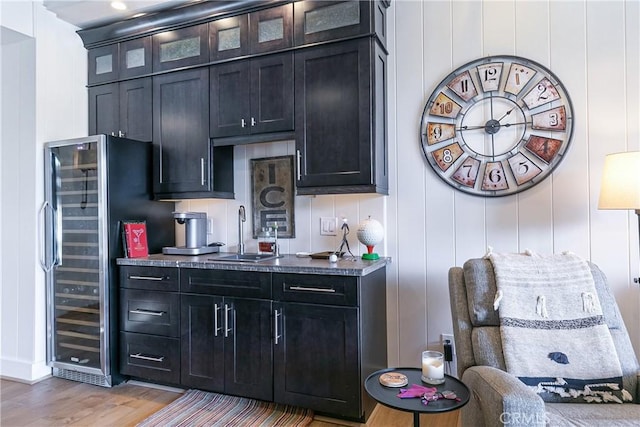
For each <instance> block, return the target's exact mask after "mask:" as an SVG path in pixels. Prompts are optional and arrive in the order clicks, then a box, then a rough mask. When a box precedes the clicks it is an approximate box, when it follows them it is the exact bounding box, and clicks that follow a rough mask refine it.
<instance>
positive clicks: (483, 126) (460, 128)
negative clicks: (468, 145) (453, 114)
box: [456, 125, 486, 131]
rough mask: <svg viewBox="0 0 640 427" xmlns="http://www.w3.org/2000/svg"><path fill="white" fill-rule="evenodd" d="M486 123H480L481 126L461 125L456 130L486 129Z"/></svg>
mask: <svg viewBox="0 0 640 427" xmlns="http://www.w3.org/2000/svg"><path fill="white" fill-rule="evenodd" d="M485 126H486V125H480V126H466V125H465V126H460V127H459V128H456V130H459V131H463V130H478V129H484V128H485Z"/></svg>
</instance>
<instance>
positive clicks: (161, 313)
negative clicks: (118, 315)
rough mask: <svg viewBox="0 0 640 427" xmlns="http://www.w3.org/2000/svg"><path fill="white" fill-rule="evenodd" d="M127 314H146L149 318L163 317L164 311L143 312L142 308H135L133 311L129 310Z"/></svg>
mask: <svg viewBox="0 0 640 427" xmlns="http://www.w3.org/2000/svg"><path fill="white" fill-rule="evenodd" d="M129 313H133V314H148V315H149V316H164V313H165V312H164V311H152V310H145V309H144V308H136V309H135V310H129Z"/></svg>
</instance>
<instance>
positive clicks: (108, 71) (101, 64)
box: [87, 44, 119, 85]
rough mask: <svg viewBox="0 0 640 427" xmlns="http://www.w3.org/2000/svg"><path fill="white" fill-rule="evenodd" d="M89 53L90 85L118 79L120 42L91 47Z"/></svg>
mask: <svg viewBox="0 0 640 427" xmlns="http://www.w3.org/2000/svg"><path fill="white" fill-rule="evenodd" d="M87 54H88V64H87V66H88V70H89V75H88V79H87V80H88V82H89V84H90V85H92V84H100V83H106V82H110V81H116V80H118V76H119V73H118V71H119V69H118V67H119V65H118V44H112V45H108V46H102V47H97V48H94V49H89V51H88V53H87Z"/></svg>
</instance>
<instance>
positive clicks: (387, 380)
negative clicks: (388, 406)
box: [379, 372, 409, 387]
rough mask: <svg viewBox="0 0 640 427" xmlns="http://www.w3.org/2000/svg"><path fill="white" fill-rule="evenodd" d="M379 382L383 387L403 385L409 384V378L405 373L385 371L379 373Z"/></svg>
mask: <svg viewBox="0 0 640 427" xmlns="http://www.w3.org/2000/svg"><path fill="white" fill-rule="evenodd" d="M379 380H380V384H382V385H383V386H385V387H403V386H405V385H407V384H409V380H408V379H407V376H406V375H405V374H402V373H400V372H385V373H384V374H382V375H380V378H379Z"/></svg>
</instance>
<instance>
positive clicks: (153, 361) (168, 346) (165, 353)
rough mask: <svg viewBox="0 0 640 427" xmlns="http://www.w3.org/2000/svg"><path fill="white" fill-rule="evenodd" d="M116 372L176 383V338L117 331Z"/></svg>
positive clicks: (178, 370)
mask: <svg viewBox="0 0 640 427" xmlns="http://www.w3.org/2000/svg"><path fill="white" fill-rule="evenodd" d="M120 372H121V373H122V374H124V375H131V376H133V377H137V378H142V379H147V380H154V381H159V382H163V383H170V384H179V383H180V340H179V339H178V338H166V337H155V336H152V335H142V334H134V333H128V332H121V333H120Z"/></svg>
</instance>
